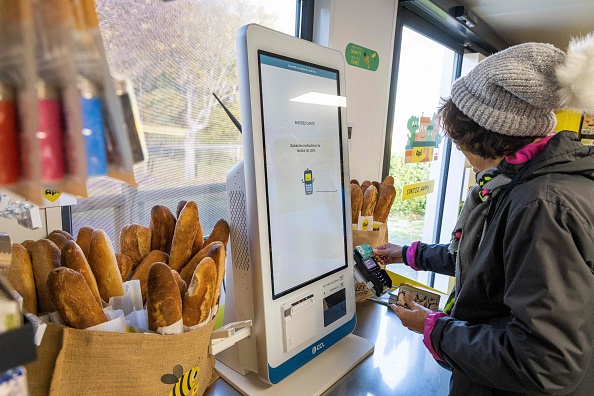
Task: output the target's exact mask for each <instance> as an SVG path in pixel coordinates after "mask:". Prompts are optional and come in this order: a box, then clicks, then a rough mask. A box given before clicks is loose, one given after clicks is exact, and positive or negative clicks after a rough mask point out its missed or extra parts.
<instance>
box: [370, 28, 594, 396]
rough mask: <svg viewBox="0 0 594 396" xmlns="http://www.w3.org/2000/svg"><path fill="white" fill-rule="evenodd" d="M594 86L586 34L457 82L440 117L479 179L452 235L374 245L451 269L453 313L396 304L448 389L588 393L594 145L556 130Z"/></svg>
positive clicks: (386, 255) (386, 257) (530, 48)
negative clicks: (445, 372)
mask: <svg viewBox="0 0 594 396" xmlns="http://www.w3.org/2000/svg"><path fill="white" fill-rule="evenodd" d="M593 80H594V36H593V35H592V34H591V35H589V36H587V37H586V38H584V39H581V40H575V41H573V42H572V43H571V44H570V48H569V51H568V53H567V54H565V53H564V52H563V51H561V50H559V49H557V48H555V47H553V46H551V45H548V44H540V43H526V44H521V45H518V46H514V47H511V48H508V49H506V50H504V51H501V52H499V53H497V54H494V55H492V56H490V57H488V58H486V59H485V60H483V61H482V62H481V63H479V64H478V65H477V66H476V67H475V68H474V69H473V70H472V71H471V72H470V73H469V74H468V75H467V76H465V77H463V78H460V79H458V80H457V81H456V82H455V83H454V85H453V86H452V90H451V97H450V98H449V99H448V100H447V101H445V103H444V104H443V105H442V107H441V108H440V111H439V113H440V118H441V122H442V123H443V126H444V129H445V131H446V133H447V134H448V136H449V137H450V138H451V139H452V140H453V142H454V143H455V144H456V146H457V147H458V148H459V149H460V150H462V152H463V153H464V155H465V156H466V158H467V159H468V161H469V162H470V164H471V165H472V166H473V168H474V170H475V172H477V185H476V186H475V187H473V188H472V189H471V191H470V193H469V195H468V198H467V200H466V202H465V204H464V207H463V209H462V211H461V213H460V217H459V219H458V222H457V224H456V227H455V230H454V232H453V234H452V240H451V242H450V244H447V245H428V244H424V243H420V242H415V243H413V244H411V245H410V246H398V245H392V244H386V245H382V246H378V247H377V248H376V249H374V254H375V255H376V257H377V258H378V259H379V261H381V262H383V263H384V264H386V263H404V264H406V265H409V266H410V267H412V268H413V269H415V270H427V271H434V272H438V273H442V274H446V275H450V276H454V275H455V276H456V287H455V293H454V299H452V301H451V304H448V305H449V306H448V307H446V308H448V309H447V310H446V311H447V312H449V314H448V313H446V312H437V313H433V312H431V311H428V310H426V309H425V308H423V307H422V306H420V305H418V304H414V302H413V301H412V299H411V296H410V295H408V296H406V297H407V303H408V305H409V306H410V307H413V308H412V309H411V310H408V309H404V308H402V307H397V306H395V305H392V306H391V308H392V309H393V310H394V311H395V312H396V314H397V315H398V317H399V318H400V319H401V321H402V323H403V325H404V326H406V327H408V328H409V329H411V330H414V331H419V332H421V333H423V334H424V343H425V345H426V346H427V348H428V349H429V351H430V352H431V354H432V355H433V356H434V357H435V359H437V360H438V361H439V362H440V363H441V364H442V365H443V366H445V367H447V368H448V369H450V370H451V371H452V378H451V381H450V394H452V395H517V394H528V393H529V394H571V395H594V309H593V308H594V240H593V238H594V147H586V146H582V145H581V144H580V143H579V142H578V141H577V138H576V134H575V133H573V132H560V133H558V134H553V133H554V128H555V117H554V114H553V113H552V111H553V110H555V109H560V108H566V107H572V108H580V109H585V110H589V111H592V110H594V87H593V86H592V82H591V81H593ZM588 82H589V83H590V86H587V84H588ZM452 305H453V307H452Z"/></svg>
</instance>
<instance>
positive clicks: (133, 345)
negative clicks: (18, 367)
mask: <svg viewBox="0 0 594 396" xmlns="http://www.w3.org/2000/svg"><path fill="white" fill-rule="evenodd" d="M214 323H215V321H214V320H211V321H210V322H209V323H208V324H206V325H205V326H204V327H201V328H199V329H197V330H194V331H191V332H188V333H183V334H177V335H160V334H134V333H110V332H101V331H89V330H77V329H73V328H69V327H64V326H60V325H57V324H53V323H49V324H48V326H47V329H46V332H45V335H44V337H43V340H42V342H41V345H40V346H39V347H37V360H36V361H35V362H33V363H31V364H29V365H27V366H26V369H27V378H28V381H29V393H30V395H31V396H41V395H43V396H45V395H50V396H58V395H59V396H68V395H73V396H74V395H79V396H80V395H85V396H92V395H97V396H99V395H101V396H109V395H113V396H116V395H117V396H122V395H143V396H145V395H146V396H149V395H154V396H167V395H169V392H170V391H171V390H172V389H173V387H174V386H175V385H174V384H171V383H164V382H162V376H163V375H165V374H173V372H174V367H175V366H177V365H181V366H182V367H183V373H184V376H181V375H180V376H179V377H180V378H181V377H183V379H184V380H186V379H187V378H186V374H187V373H189V371H190V370H191V369H193V368H195V367H198V368H200V372H199V373H198V377H197V379H196V382H195V384H193V385H192V389H196V388H197V392H196V393H195V394H196V395H202V394H203V393H204V391H205V389H206V388H207V387H208V386H209V385H210V384H211V383H212V381H213V380H214V379H216V378H217V377H216V374H214V377H213V373H214V370H213V368H214V363H215V359H214V356H213V355H212V354H210V352H209V346H210V336H211V333H212V330H213V328H214ZM175 371H176V372H179V371H180V369H179V368H178V369H177V370H175ZM188 375H189V374H188ZM167 377H168V378H169V381H168V382H171V378H172V376H171V375H169V376H167ZM176 377H177V375H176ZM182 394H184V393H182ZM186 394H187V395H193V394H194V393H192V391H191V390H190V391H189V392H188V393H186Z"/></svg>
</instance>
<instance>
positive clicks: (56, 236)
mask: <svg viewBox="0 0 594 396" xmlns="http://www.w3.org/2000/svg"><path fill="white" fill-rule="evenodd" d="M47 239H49V240H50V241H52V242H53V243H55V244H56V246H57V247H58V249H59V250H60V251H62V248H63V247H64V245H65V244H66V242H68V241H70V240H71V239H68V238H67V237H66V236H65V235H64V234H61V233H58V232H52V233H51V234H50V235H49V236H48V237H47Z"/></svg>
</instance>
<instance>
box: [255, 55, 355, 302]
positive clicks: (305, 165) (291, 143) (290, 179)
mask: <svg viewBox="0 0 594 396" xmlns="http://www.w3.org/2000/svg"><path fill="white" fill-rule="evenodd" d="M258 56H259V67H260V91H261V101H262V118H263V133H264V136H263V137H264V153H265V161H264V162H265V173H266V192H267V197H266V198H267V206H268V226H269V238H270V240H269V242H270V260H271V267H272V268H271V270H272V292H273V298H277V297H280V296H282V295H284V294H286V293H288V292H290V291H293V290H296V289H298V288H300V287H303V286H305V285H307V284H310V283H312V282H314V281H315V280H318V279H320V278H323V277H324V276H327V275H329V274H331V273H333V272H336V271H339V270H340V269H343V268H346V266H347V245H346V241H347V236H346V232H347V230H346V227H345V224H346V223H345V210H344V191H343V172H342V170H343V158H342V130H341V123H340V109H339V107H338V106H337V105H336V99H337V98H338V96H339V94H340V92H339V81H338V78H339V76H338V71H337V70H333V69H328V68H324V67H320V66H316V65H313V64H310V63H304V62H300V61H296V60H294V59H289V58H285V57H282V56H278V55H275V54H272V53H269V52H264V51H259V53H258Z"/></svg>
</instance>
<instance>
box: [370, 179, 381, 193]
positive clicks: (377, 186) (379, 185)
mask: <svg viewBox="0 0 594 396" xmlns="http://www.w3.org/2000/svg"><path fill="white" fill-rule="evenodd" d="M371 184H373V185H374V186H375V189H376V190H377V192H378V195H379V192H380V190H381V188H382V185H381V184H380V183H379V182H377V181H372V182H371Z"/></svg>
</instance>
